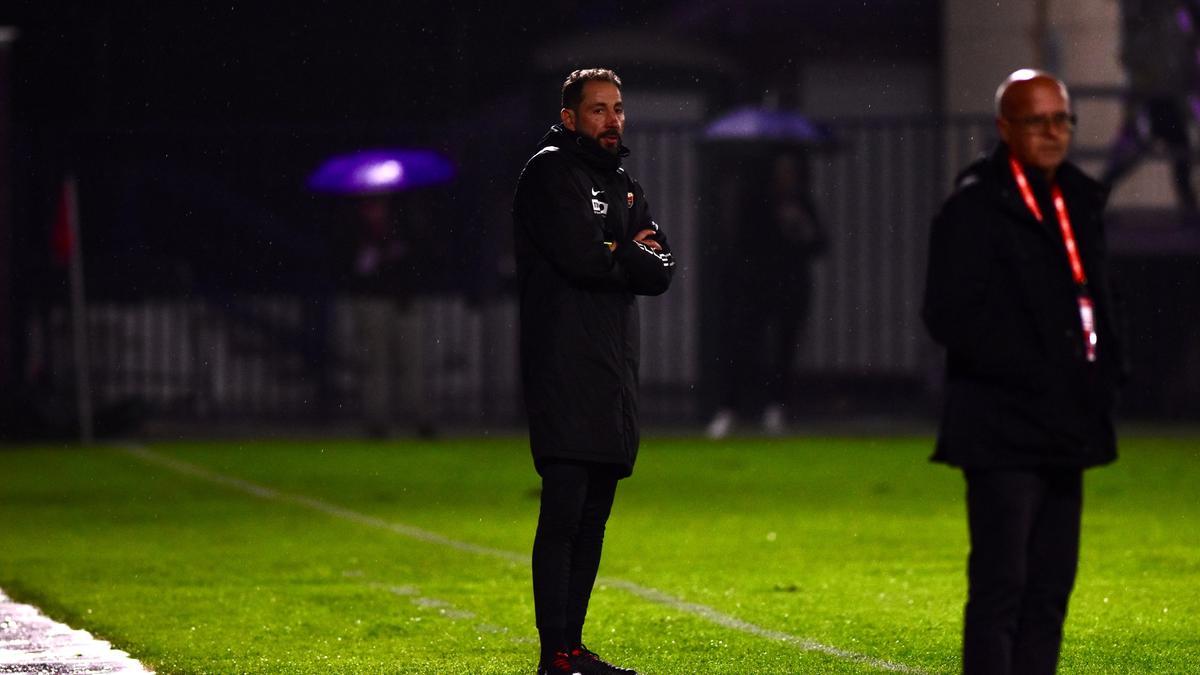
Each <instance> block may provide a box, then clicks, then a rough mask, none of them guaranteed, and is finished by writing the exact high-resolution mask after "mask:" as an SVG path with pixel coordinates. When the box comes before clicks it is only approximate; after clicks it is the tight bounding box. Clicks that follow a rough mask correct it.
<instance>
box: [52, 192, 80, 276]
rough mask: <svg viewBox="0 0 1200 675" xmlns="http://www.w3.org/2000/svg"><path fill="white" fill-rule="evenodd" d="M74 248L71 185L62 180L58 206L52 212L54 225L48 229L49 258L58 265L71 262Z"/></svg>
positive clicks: (64, 265)
mask: <svg viewBox="0 0 1200 675" xmlns="http://www.w3.org/2000/svg"><path fill="white" fill-rule="evenodd" d="M74 248H75V236H74V233H73V232H72V231H71V187H70V181H67V180H64V181H63V184H62V189H61V190H59V193H58V208H57V209H55V212H54V225H53V228H52V229H51V231H50V259H51V260H53V261H54V264H55V265H58V266H59V267H66V266H67V265H69V264H70V263H71V251H72V250H74Z"/></svg>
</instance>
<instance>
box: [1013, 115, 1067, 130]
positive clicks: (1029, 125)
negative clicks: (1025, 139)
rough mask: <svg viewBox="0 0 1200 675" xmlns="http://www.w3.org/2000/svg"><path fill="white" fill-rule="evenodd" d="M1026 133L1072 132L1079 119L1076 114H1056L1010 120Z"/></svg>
mask: <svg viewBox="0 0 1200 675" xmlns="http://www.w3.org/2000/svg"><path fill="white" fill-rule="evenodd" d="M1008 121H1009V122H1010V123H1012V124H1015V125H1016V126H1017V128H1019V129H1021V130H1022V131H1024V132H1026V133H1031V132H1037V131H1045V130H1047V129H1053V130H1055V131H1071V130H1072V129H1074V128H1075V125H1077V124H1078V123H1079V117H1077V116H1076V115H1075V114H1074V113H1065V112H1060V113H1054V114H1053V115H1028V116H1026V117H1018V118H1017V119H1010V120H1008Z"/></svg>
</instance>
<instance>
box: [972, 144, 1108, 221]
mask: <svg viewBox="0 0 1200 675" xmlns="http://www.w3.org/2000/svg"><path fill="white" fill-rule="evenodd" d="M1008 157H1009V149H1008V145H1006V144H1005V143H998V144H997V145H996V147H995V149H993V150H992V153H991V154H990V155H989V156H988V157H987V158H986V159H984V160H983V161H982V162H980V163H979V164H976V165H975V166H974V167H972V168H971V169H968V170H967V172H964V174H966V173H975V174H976V178H977V179H978V180H981V181H983V182H984V183H986V184H989V185H991V186H992V188H993V189H992V193H993V195H994V197H995V199H996V200H997V202H998V204H999V205H1000V206H1001V208H1003V209H1004V210H1005V211H1007V212H1009V213H1010V214H1011V215H1013V216H1014V217H1016V218H1018V219H1019V220H1021V221H1022V222H1025V223H1028V224H1030V225H1036V226H1037V227H1038V228H1039V229H1041V230H1044V231H1049V230H1047V228H1053V231H1055V232H1057V231H1058V229H1057V225H1056V224H1055V222H1054V221H1053V220H1051V221H1049V222H1047V223H1043V222H1041V221H1039V220H1038V219H1037V218H1036V217H1034V215H1033V214H1032V213H1031V212H1030V211H1029V207H1028V206H1026V205H1025V199H1024V198H1023V197H1022V196H1021V191H1020V189H1018V188H1017V181H1016V179H1015V178H1014V177H1013V175H1012V170H1011V169H1010V168H1009V166H1008ZM1025 175H1026V177H1027V178H1028V180H1029V183H1030V187H1032V188H1033V192H1034V195H1035V197H1037V198H1038V201H1039V203H1040V202H1042V201H1046V199H1045V198H1046V197H1047V196H1048V195H1049V190H1050V186H1049V185H1048V184H1047V182H1046V179H1045V178H1044V177H1043V176H1042V175H1041V174H1040V173H1039V172H1037V171H1030V170H1026V172H1025ZM1054 178H1055V181H1056V182H1057V183H1058V185H1059V186H1060V187H1061V188H1062V191H1063V197H1064V198H1065V199H1066V201H1067V209H1068V211H1072V212H1074V211H1077V210H1080V209H1083V210H1086V211H1088V212H1092V213H1098V212H1100V211H1102V210H1103V209H1104V204H1105V201H1106V200H1107V198H1108V193H1107V191H1106V190H1105V189H1104V187H1103V186H1102V185H1101V184H1100V183H1098V182H1096V181H1095V180H1093V179H1091V178H1090V177H1088V175H1087V174H1085V173H1084V172H1083V171H1082V170H1080V169H1079V167H1077V166H1075V165H1074V164H1072V163H1071V162H1063V163H1062V165H1061V166H1059V167H1058V171H1057V172H1056V174H1055V177H1054ZM1043 211H1045V209H1044V208H1043ZM1050 217H1051V218H1052V217H1053V214H1052V212H1051V213H1050Z"/></svg>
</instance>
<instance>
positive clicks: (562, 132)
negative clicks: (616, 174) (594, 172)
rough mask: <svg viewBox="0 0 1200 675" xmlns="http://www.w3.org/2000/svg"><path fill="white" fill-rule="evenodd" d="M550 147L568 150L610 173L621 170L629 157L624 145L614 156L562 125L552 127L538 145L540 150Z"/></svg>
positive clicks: (597, 144) (592, 140)
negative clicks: (622, 163)
mask: <svg viewBox="0 0 1200 675" xmlns="http://www.w3.org/2000/svg"><path fill="white" fill-rule="evenodd" d="M548 146H555V147H558V148H561V149H562V150H566V151H567V152H570V153H571V154H573V155H575V156H577V157H579V158H580V159H581V160H583V161H584V162H586V163H587V164H589V165H591V166H594V167H596V168H597V169H606V170H609V171H615V170H617V169H619V168H621V160H623V159H625V158H626V157H628V156H629V148H627V147H625V146H624V145H622V146H621V147H620V148H618V149H617V153H616V154H613V153H611V152H609V151H607V150H605V149H604V148H602V147H600V144H599V143H597V142H596V140H595V139H593V138H588V137H587V136H581V135H580V134H578V133H575V132H574V131H571V130H570V129H567V128H566V127H564V126H563V125H562V124H555V125H554V126H552V127H550V131H548V132H546V135H545V136H543V137H542V140H541V141H540V142H539V143H538V147H539V148H545V147H548Z"/></svg>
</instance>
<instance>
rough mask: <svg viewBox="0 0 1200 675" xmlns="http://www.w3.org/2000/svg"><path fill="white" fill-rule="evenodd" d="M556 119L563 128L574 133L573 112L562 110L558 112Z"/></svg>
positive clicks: (568, 109) (567, 109) (566, 109)
mask: <svg viewBox="0 0 1200 675" xmlns="http://www.w3.org/2000/svg"><path fill="white" fill-rule="evenodd" d="M558 117H559V119H561V120H562V124H563V126H564V127H566V128H567V129H569V130H571V131H575V112H574V111H572V110H571V109H570V108H563V109H562V110H559V111H558Z"/></svg>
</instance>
